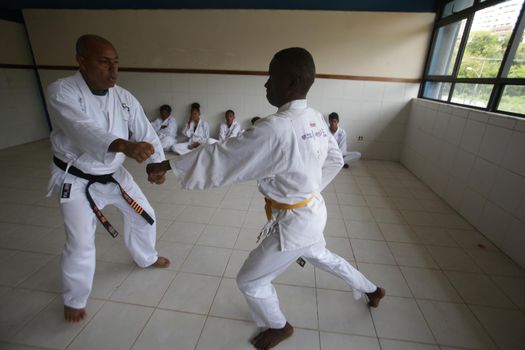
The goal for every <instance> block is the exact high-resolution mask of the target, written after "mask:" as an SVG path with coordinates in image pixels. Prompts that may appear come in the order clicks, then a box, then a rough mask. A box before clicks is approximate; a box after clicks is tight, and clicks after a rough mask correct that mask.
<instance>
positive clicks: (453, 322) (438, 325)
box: [418, 300, 495, 349]
mask: <svg viewBox="0 0 525 350" xmlns="http://www.w3.org/2000/svg"><path fill="white" fill-rule="evenodd" d="M418 304H419V306H420V307H421V310H422V311H423V315H424V316H425V319H426V321H427V322H428V324H429V326H430V329H432V332H433V334H434V336H435V337H436V339H437V342H438V344H440V345H446V346H458V347H464V348H469V349H495V346H494V344H493V342H492V341H491V340H490V338H489V336H488V335H487V334H486V333H485V331H484V330H483V328H482V326H481V325H480V324H479V322H478V321H477V320H476V318H475V317H474V315H473V314H472V313H471V311H470V310H469V309H468V308H467V307H466V306H465V305H463V304H451V303H444V302H437V301H423V300H420V301H418Z"/></svg>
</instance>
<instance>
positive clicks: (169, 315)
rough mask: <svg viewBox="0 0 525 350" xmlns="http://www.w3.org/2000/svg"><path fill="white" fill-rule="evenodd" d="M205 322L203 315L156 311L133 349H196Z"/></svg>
mask: <svg viewBox="0 0 525 350" xmlns="http://www.w3.org/2000/svg"><path fill="white" fill-rule="evenodd" d="M205 321H206V317H205V316H201V315H193V314H187V313H182V312H177V311H169V310H155V312H154V313H153V315H152V316H151V318H150V320H149V321H148V323H147V324H146V327H145V328H144V330H143V331H142V333H141V334H140V336H139V338H138V339H137V341H136V342H135V344H134V345H133V348H132V349H133V350H151V349H156V350H157V349H158V350H164V349H165V350H173V349H177V350H178V349H181V350H183V349H194V348H195V345H196V344H197V340H198V339H199V336H200V334H201V331H202V328H203V327H204V322H205Z"/></svg>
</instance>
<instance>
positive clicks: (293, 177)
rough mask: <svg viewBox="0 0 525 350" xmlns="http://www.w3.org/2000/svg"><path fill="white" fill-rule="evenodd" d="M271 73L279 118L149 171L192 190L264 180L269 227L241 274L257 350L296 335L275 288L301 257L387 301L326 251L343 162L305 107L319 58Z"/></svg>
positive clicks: (304, 56) (287, 63) (290, 59)
mask: <svg viewBox="0 0 525 350" xmlns="http://www.w3.org/2000/svg"><path fill="white" fill-rule="evenodd" d="M269 74H270V77H269V79H268V81H267V82H266V84H265V87H266V97H267V99H268V101H269V102H270V103H271V104H272V105H273V106H276V107H278V110H277V112H276V113H275V114H273V115H270V116H268V117H266V118H263V119H260V120H259V121H257V122H256V123H255V125H254V127H253V128H250V129H247V130H246V131H245V132H244V133H243V134H242V135H241V136H239V137H236V138H230V139H228V140H226V141H225V142H222V143H216V144H213V145H205V146H203V147H201V148H200V149H198V150H197V151H195V152H191V153H189V154H186V155H184V156H182V157H177V158H175V159H173V160H170V161H163V162H162V163H159V164H148V166H147V171H148V173H149V174H151V175H155V176H163V175H164V174H165V172H166V171H168V170H170V169H172V170H173V172H174V173H175V175H176V177H177V179H178V180H179V181H180V183H181V185H182V187H183V188H185V189H206V188H211V187H218V186H227V185H231V184H234V183H240V182H244V181H249V180H255V179H256V180H257V182H258V187H259V191H260V192H261V193H262V194H263V195H264V197H265V202H266V206H265V209H266V217H267V219H268V222H267V223H266V225H265V226H264V228H263V229H262V231H261V235H260V237H262V238H263V241H262V242H261V243H260V244H259V246H258V247H257V248H255V249H254V250H253V251H252V252H251V253H250V254H249V256H248V258H247V259H246V261H245V262H244V264H243V266H242V268H241V269H240V271H239V274H238V275H237V284H238V286H239V288H240V290H241V292H242V293H243V294H244V296H245V298H246V300H247V302H248V305H249V307H250V310H251V313H252V316H253V318H254V320H255V322H256V324H257V326H258V327H261V328H262V329H263V330H262V331H261V332H260V333H259V334H258V335H256V336H255V337H254V338H253V339H252V340H251V343H252V345H253V346H254V347H255V348H257V349H270V348H272V347H274V346H276V345H277V344H278V343H280V342H281V341H283V340H284V339H286V338H288V337H290V336H291V335H292V333H293V327H292V326H291V325H290V324H289V323H288V322H287V320H286V317H285V316H284V315H283V313H282V311H281V309H280V307H279V300H278V298H277V293H276V291H275V288H274V286H273V285H272V281H273V280H274V279H275V278H276V277H277V276H279V275H280V274H281V273H283V272H284V271H285V270H286V269H287V268H288V266H290V264H292V263H293V262H295V261H296V260H298V259H300V262H301V263H304V260H303V259H302V258H301V257H303V258H305V259H306V260H307V261H309V262H310V263H312V264H313V265H314V266H315V267H317V268H320V269H322V270H324V271H327V272H329V273H332V274H334V275H335V276H338V277H340V278H341V279H343V280H344V281H345V282H346V283H347V284H348V285H349V286H351V288H352V290H353V293H354V297H356V298H360V297H361V296H363V294H365V295H366V296H367V297H368V305H370V306H371V307H377V306H378V304H379V301H380V299H381V298H383V296H384V295H385V290H384V289H383V288H380V287H377V286H376V285H374V284H373V283H372V282H370V281H369V280H368V279H367V278H366V277H365V276H364V275H363V274H361V273H360V272H359V271H357V270H356V269H355V268H354V267H353V266H352V265H350V264H349V263H348V262H347V261H346V260H344V259H343V258H341V257H340V256H338V255H336V254H334V253H332V252H330V251H329V250H328V249H327V248H326V243H325V240H324V236H323V230H324V228H325V225H326V218H327V210H326V205H325V201H324V199H323V196H322V194H321V191H322V190H323V189H324V188H325V187H326V186H327V185H328V184H329V183H330V181H332V179H333V178H334V177H335V176H336V175H337V173H338V172H339V171H340V170H341V168H342V166H343V158H342V154H341V151H340V150H339V147H338V146H337V143H336V141H335V139H334V138H333V136H332V135H331V133H330V132H329V131H328V130H327V129H328V128H327V125H326V122H325V121H324V119H323V116H322V114H321V113H320V112H318V111H316V110H315V109H312V108H310V107H308V103H307V101H306V95H307V93H308V90H309V89H310V87H311V86H312V84H313V82H314V79H315V65H314V61H313V58H312V56H311V55H310V53H309V52H308V51H306V50H305V49H303V48H289V49H285V50H282V51H279V52H278V53H276V54H275V56H274V57H273V59H272V61H271V63H270V69H269Z"/></svg>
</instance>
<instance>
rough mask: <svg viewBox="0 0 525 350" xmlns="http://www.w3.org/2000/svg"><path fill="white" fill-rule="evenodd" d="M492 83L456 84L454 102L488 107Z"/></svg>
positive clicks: (453, 94) (453, 95)
mask: <svg viewBox="0 0 525 350" xmlns="http://www.w3.org/2000/svg"><path fill="white" fill-rule="evenodd" d="M493 86H494V85H491V84H459V83H458V84H456V85H455V86H454V92H453V93H452V100H451V101H452V102H454V103H460V104H463V105H469V106H475V107H482V108H485V107H487V104H488V102H489V98H490V93H491V92H492V87H493Z"/></svg>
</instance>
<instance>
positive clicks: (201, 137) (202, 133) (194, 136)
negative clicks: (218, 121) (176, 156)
mask: <svg viewBox="0 0 525 350" xmlns="http://www.w3.org/2000/svg"><path fill="white" fill-rule="evenodd" d="M194 127H195V123H194V122H191V123H190V125H188V124H187V123H186V127H185V128H184V130H183V131H182V133H183V134H184V136H186V137H187V138H189V140H188V143H189V144H190V145H191V144H192V143H195V142H198V143H206V142H207V141H208V139H209V138H210V126H209V125H208V123H207V122H206V121H204V120H202V119H200V120H199V123H198V124H197V127H196V128H195V131H193V128H194Z"/></svg>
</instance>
